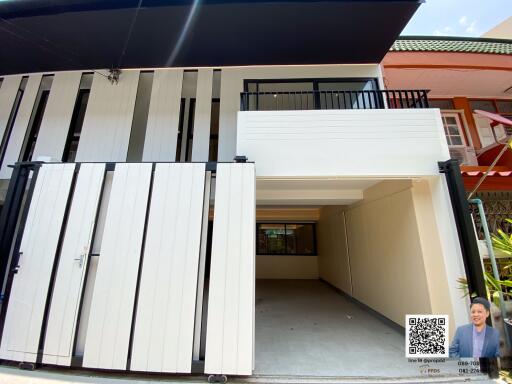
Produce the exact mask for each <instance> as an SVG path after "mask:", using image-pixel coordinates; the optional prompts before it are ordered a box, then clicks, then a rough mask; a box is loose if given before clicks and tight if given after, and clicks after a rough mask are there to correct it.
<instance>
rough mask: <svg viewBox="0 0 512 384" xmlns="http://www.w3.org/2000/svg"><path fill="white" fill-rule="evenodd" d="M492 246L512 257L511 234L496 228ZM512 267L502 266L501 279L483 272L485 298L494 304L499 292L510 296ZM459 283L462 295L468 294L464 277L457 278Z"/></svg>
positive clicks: (510, 264)
mask: <svg viewBox="0 0 512 384" xmlns="http://www.w3.org/2000/svg"><path fill="white" fill-rule="evenodd" d="M506 221H507V222H508V223H511V224H512V219H506ZM491 240H492V246H493V248H494V250H498V251H501V252H502V253H504V254H506V255H508V256H510V257H512V234H511V235H509V234H506V233H505V232H503V231H502V230H501V229H498V233H497V234H494V233H493V234H492V235H491ZM511 269H512V263H509V264H507V265H505V266H504V267H502V271H501V272H502V273H503V272H505V274H506V275H507V279H504V280H501V279H496V278H495V277H494V275H493V274H492V273H489V272H484V279H485V287H486V291H487V298H488V299H490V300H492V302H493V303H494V304H496V305H497V306H499V303H500V302H499V297H500V292H501V293H502V294H503V296H504V297H505V298H512V293H511V292H509V291H508V288H512V280H511V279H510V271H511ZM457 282H458V283H459V289H461V290H463V291H464V296H467V295H469V291H468V282H467V280H466V278H464V277H461V278H459V279H457Z"/></svg>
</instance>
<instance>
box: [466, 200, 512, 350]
mask: <svg viewBox="0 0 512 384" xmlns="http://www.w3.org/2000/svg"><path fill="white" fill-rule="evenodd" d="M468 202H469V203H470V204H475V205H476V206H477V207H478V213H479V215H480V221H481V223H482V229H483V230H484V237H485V244H486V245H487V251H488V252H489V259H490V260H491V266H492V274H493V276H494V278H495V279H496V280H498V281H499V280H500V273H499V271H498V265H497V264H496V256H495V255H494V249H493V247H492V241H491V234H490V233H489V226H488V225H487V218H486V217H485V211H484V204H483V202H482V200H480V199H470V200H468ZM499 300H500V311H501V318H502V319H503V329H504V330H505V342H506V344H507V347H508V348H510V335H509V334H508V327H507V325H506V324H505V318H506V315H507V314H506V311H505V300H504V299H503V292H501V290H500V291H499Z"/></svg>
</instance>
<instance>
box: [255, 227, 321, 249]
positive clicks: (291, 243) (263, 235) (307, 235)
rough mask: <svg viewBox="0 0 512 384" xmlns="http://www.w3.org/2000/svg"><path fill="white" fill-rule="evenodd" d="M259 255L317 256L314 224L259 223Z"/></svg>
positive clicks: (257, 231)
mask: <svg viewBox="0 0 512 384" xmlns="http://www.w3.org/2000/svg"><path fill="white" fill-rule="evenodd" d="M256 236H257V250H256V253H257V254H258V255H305V256H310V255H311V256H312V255H316V254H317V253H316V236H315V224H314V223H258V224H257V225H256Z"/></svg>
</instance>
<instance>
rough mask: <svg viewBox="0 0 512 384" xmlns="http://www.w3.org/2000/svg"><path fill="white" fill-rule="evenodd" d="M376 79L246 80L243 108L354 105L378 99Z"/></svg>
mask: <svg viewBox="0 0 512 384" xmlns="http://www.w3.org/2000/svg"><path fill="white" fill-rule="evenodd" d="M376 90H378V84H377V79H364V78H361V79H339V78H332V79H331V78H327V79H279V80H277V79H272V80H269V79H260V80H245V81H244V91H245V92H246V95H247V96H246V97H247V99H246V100H245V103H246V105H244V109H245V110H250V111H276V110H309V109H355V108H367V107H371V106H372V105H373V106H374V107H376V106H377V105H378V104H380V103H381V99H380V97H381V96H380V95H379V94H377V93H371V92H370V91H376Z"/></svg>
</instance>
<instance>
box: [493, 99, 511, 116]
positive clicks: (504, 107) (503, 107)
mask: <svg viewBox="0 0 512 384" xmlns="http://www.w3.org/2000/svg"><path fill="white" fill-rule="evenodd" d="M496 104H498V111H499V112H500V113H512V100H499V101H496Z"/></svg>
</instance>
